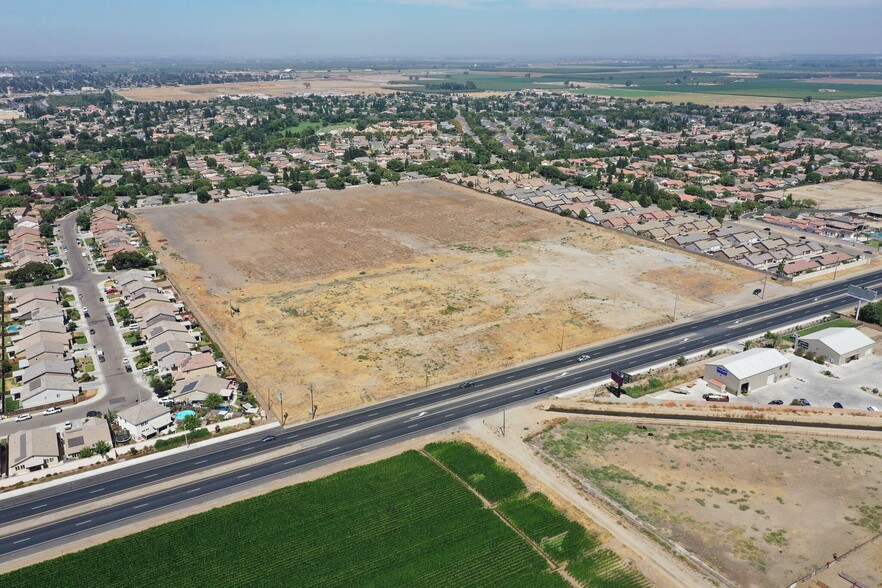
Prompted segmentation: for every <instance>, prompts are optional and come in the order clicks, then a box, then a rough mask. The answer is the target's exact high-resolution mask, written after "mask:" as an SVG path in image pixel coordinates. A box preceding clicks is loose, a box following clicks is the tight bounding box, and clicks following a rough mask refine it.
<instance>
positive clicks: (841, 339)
mask: <svg viewBox="0 0 882 588" xmlns="http://www.w3.org/2000/svg"><path fill="white" fill-rule="evenodd" d="M796 344H797V345H798V346H799V347H801V348H802V349H805V350H806V351H808V352H811V353H814V354H815V355H817V356H820V357H823V358H824V359H825V360H826V361H829V362H830V363H832V364H836V365H842V364H844V363H848V362H849V361H853V360H855V359H858V358H860V357H863V356H865V355H869V354H870V353H871V352H872V351H873V346H874V343H873V340H872V339H870V338H869V337H867V336H866V335H864V334H863V333H861V332H860V331H859V330H857V329H855V328H853V327H831V328H829V329H823V330H820V331H817V332H814V333H811V334H809V335H806V336H804V337H800V338H799V339H798V340H797V342H796Z"/></svg>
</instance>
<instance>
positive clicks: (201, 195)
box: [196, 189, 211, 204]
mask: <svg viewBox="0 0 882 588" xmlns="http://www.w3.org/2000/svg"><path fill="white" fill-rule="evenodd" d="M196 200H197V201H198V202H199V203H200V204H205V203H206V202H211V194H209V193H208V190H205V189H201V190H199V191H198V192H196Z"/></svg>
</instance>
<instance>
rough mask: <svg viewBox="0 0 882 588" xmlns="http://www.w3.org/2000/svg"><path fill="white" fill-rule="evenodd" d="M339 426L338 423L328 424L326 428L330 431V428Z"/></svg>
mask: <svg viewBox="0 0 882 588" xmlns="http://www.w3.org/2000/svg"><path fill="white" fill-rule="evenodd" d="M339 426H340V423H330V424H329V425H328V428H329V429H331V428H333V427H339Z"/></svg>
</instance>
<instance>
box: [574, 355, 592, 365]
mask: <svg viewBox="0 0 882 588" xmlns="http://www.w3.org/2000/svg"><path fill="white" fill-rule="evenodd" d="M589 359H591V356H590V355H588V354H587V353H583V354H582V355H580V356H579V357H577V358H576V361H578V362H579V363H582V362H583V361H588V360H589Z"/></svg>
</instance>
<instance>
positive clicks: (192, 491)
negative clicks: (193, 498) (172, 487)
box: [187, 488, 202, 494]
mask: <svg viewBox="0 0 882 588" xmlns="http://www.w3.org/2000/svg"><path fill="white" fill-rule="evenodd" d="M201 489H202V488H193V489H192V490H187V494H193V493H194V492H199V491H200V490H201Z"/></svg>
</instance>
